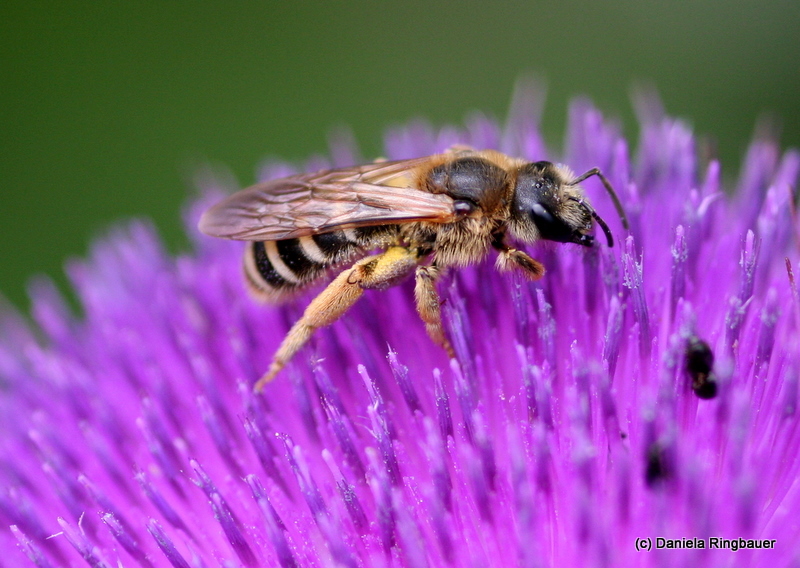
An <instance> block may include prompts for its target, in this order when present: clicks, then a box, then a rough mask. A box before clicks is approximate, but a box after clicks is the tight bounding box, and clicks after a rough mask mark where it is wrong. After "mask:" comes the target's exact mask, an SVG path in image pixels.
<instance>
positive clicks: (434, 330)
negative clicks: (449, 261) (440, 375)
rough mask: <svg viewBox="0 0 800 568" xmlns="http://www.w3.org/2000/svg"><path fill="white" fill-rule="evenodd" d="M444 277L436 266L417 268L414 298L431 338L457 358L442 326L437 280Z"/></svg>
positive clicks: (448, 353)
mask: <svg viewBox="0 0 800 568" xmlns="http://www.w3.org/2000/svg"><path fill="white" fill-rule="evenodd" d="M441 275H442V269H441V268H439V267H438V266H436V265H430V266H420V267H418V268H417V276H416V278H417V281H416V286H415V287H414V296H415V297H416V300H417V311H418V312H419V317H420V318H422V321H423V322H425V330H426V331H427V332H428V335H429V336H430V338H431V339H432V340H433V341H434V342H435V343H437V344H439V345H441V346H442V347H444V349H445V350H446V351H447V355H448V356H449V357H450V358H451V359H452V358H453V357H455V351H453V346H452V345H450V341H449V340H448V339H447V336H446V335H445V334H444V327H443V326H442V310H441V300H439V294H438V293H437V292H436V280H437V279H438V278H439V277H440V276H441Z"/></svg>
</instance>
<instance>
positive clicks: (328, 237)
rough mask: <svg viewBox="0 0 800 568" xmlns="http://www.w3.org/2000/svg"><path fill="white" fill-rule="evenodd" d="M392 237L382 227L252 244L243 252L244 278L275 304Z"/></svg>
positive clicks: (393, 230) (387, 228) (390, 229)
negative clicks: (333, 267)
mask: <svg viewBox="0 0 800 568" xmlns="http://www.w3.org/2000/svg"><path fill="white" fill-rule="evenodd" d="M396 234H397V227H396V225H382V226H377V227H359V228H357V229H345V230H340V231H333V232H330V233H321V234H319V235H309V236H306V237H300V238H296V239H286V240H282V241H266V242H264V241H259V242H252V243H250V245H249V246H248V248H247V251H246V253H245V259H244V270H245V276H246V277H247V282H248V284H249V285H250V288H251V290H252V291H253V292H255V293H256V295H258V296H260V297H263V298H264V299H266V300H270V301H277V300H280V299H282V297H284V296H289V295H291V294H292V293H294V292H297V291H299V290H300V289H302V288H303V287H304V286H307V285H309V284H311V283H312V282H314V281H315V280H317V279H319V278H321V277H322V276H324V275H325V274H326V272H327V269H328V268H330V267H332V266H335V265H337V264H339V263H342V262H345V261H347V260H350V259H353V258H354V257H356V256H359V255H363V254H364V253H365V252H367V251H369V250H370V249H372V248H377V247H383V246H386V245H387V244H390V243H391V241H392V240H393V238H394V236H395V235H396Z"/></svg>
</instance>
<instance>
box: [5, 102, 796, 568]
mask: <svg viewBox="0 0 800 568" xmlns="http://www.w3.org/2000/svg"><path fill="white" fill-rule="evenodd" d="M512 106H513V108H512V110H511V113H510V118H509V121H508V124H506V125H505V126H504V127H500V126H499V125H498V124H497V123H496V122H494V121H492V120H489V119H487V118H486V117H484V116H482V115H474V116H472V117H470V118H469V120H468V121H467V126H466V128H463V129H457V128H451V127H447V128H442V129H436V128H434V127H432V126H430V125H429V124H427V123H424V122H414V123H411V124H410V125H408V126H406V127H400V128H396V129H394V130H392V131H390V132H389V134H388V135H387V139H386V153H387V157H388V158H408V157H412V156H418V155H425V154H430V153H434V152H438V151H442V150H444V149H445V148H446V147H448V146H449V145H451V144H453V143H462V144H469V145H472V146H475V147H479V148H497V149H499V150H501V151H503V152H506V153H508V154H512V155H517V156H521V157H524V158H527V159H530V160H541V159H548V158H549V159H552V158H553V155H552V154H551V153H549V152H548V151H547V150H546V148H545V146H544V144H543V142H542V139H541V137H540V136H539V133H538V128H537V125H538V112H539V111H540V109H541V98H540V97H539V94H538V93H537V92H535V91H534V90H530V89H528V90H525V89H522V90H521V91H520V93H518V95H517V96H516V97H515V100H514V103H513V105H512ZM569 116H570V119H569V127H568V134H567V144H566V148H565V150H564V152H563V157H562V158H561V159H563V160H564V161H566V162H567V163H568V164H569V165H570V166H571V167H572V168H573V169H575V170H576V171H577V170H580V171H583V170H585V169H588V168H591V167H595V166H597V167H600V168H601V169H602V170H603V171H604V172H606V174H607V176H608V178H609V179H610V180H611V182H612V184H613V185H614V186H615V187H616V188H617V190H618V192H620V194H621V197H622V199H623V202H624V203H625V204H626V207H627V212H628V215H629V217H630V221H631V231H630V233H629V234H627V235H626V234H624V232H623V230H622V228H621V226H620V223H619V221H618V220H616V218H615V213H614V209H613V206H612V204H611V203H610V202H609V200H608V199H607V197H606V196H605V194H604V193H603V191H602V187H601V186H600V184H599V182H596V181H595V180H589V181H587V182H586V184H585V185H586V187H587V190H588V191H589V193H590V194H591V195H592V197H593V204H594V205H595V207H596V208H597V209H598V211H599V212H600V214H601V215H602V216H603V217H604V218H605V219H606V220H607V221H608V222H609V223H610V224H611V226H612V230H613V231H614V233H615V235H616V237H617V243H618V244H617V246H616V247H615V248H613V249H608V248H606V247H604V246H597V247H595V248H592V249H590V250H584V249H582V248H581V247H578V246H573V245H554V244H552V243H551V244H539V245H536V246H535V247H533V250H532V251H531V252H532V253H533V255H534V256H535V257H536V258H538V259H540V260H541V261H542V262H543V263H544V264H545V266H546V267H547V271H548V272H547V274H546V276H545V277H544V278H543V279H542V280H540V281H539V282H537V283H529V282H527V281H522V280H521V279H520V278H518V277H516V276H514V275H501V274H499V273H497V272H496V271H495V270H494V268H493V266H491V262H487V263H486V264H485V265H481V266H476V267H471V268H468V269H464V270H461V271H459V272H456V273H453V274H452V275H451V276H450V277H449V279H448V280H446V281H445V282H444V284H443V286H442V287H441V289H442V292H443V297H444V298H446V300H445V305H444V315H445V321H446V325H447V328H448V331H449V334H450V336H451V338H452V343H453V346H454V348H455V351H456V353H457V358H456V359H455V360H453V361H450V362H448V361H447V358H446V356H445V354H444V352H443V351H442V350H441V349H439V348H438V347H436V346H435V345H434V344H433V343H432V342H431V341H430V340H429V339H428V337H427V335H426V333H425V330H424V325H423V324H422V322H420V321H419V318H418V317H417V315H416V313H415V308H414V302H413V289H412V287H411V286H412V285H411V284H406V285H401V286H399V287H396V288H393V289H391V290H388V291H385V292H374V291H368V292H367V293H366V294H365V296H364V298H362V299H361V300H360V301H359V303H358V304H357V305H356V306H355V307H354V308H353V309H352V310H351V311H350V312H348V313H347V314H346V315H345V316H344V318H343V319H342V320H341V321H340V322H337V323H336V324H334V325H333V326H331V327H330V328H326V329H324V330H321V331H320V332H318V333H317V335H316V336H315V338H314V340H313V341H312V343H311V345H310V347H309V348H307V349H305V350H304V351H303V352H302V353H301V354H300V355H299V356H297V357H296V358H295V359H294V360H293V361H292V363H291V364H290V365H289V366H288V367H287V369H286V370H285V371H284V372H283V373H282V374H281V375H280V376H279V377H278V379H277V380H275V381H274V382H273V383H270V384H269V385H268V386H267V388H266V389H265V393H264V395H263V396H258V395H254V394H253V393H252V391H251V385H252V383H253V381H254V380H255V379H256V378H258V377H259V376H260V374H261V373H262V372H263V371H264V370H265V369H266V367H267V364H268V363H269V359H270V357H271V355H272V353H273V351H274V349H275V348H276V346H277V345H278V343H279V342H280V340H281V339H282V338H283V335H284V334H285V332H286V331H287V329H288V327H289V325H290V324H291V323H292V322H293V321H294V320H295V319H296V318H297V316H298V315H299V313H300V308H299V307H298V306H296V305H289V306H286V307H282V308H275V307H271V306H261V305H256V304H255V303H253V302H252V301H251V300H250V299H249V298H248V296H247V294H246V293H245V291H244V286H243V283H242V280H241V275H240V262H241V253H242V246H241V243H236V242H226V241H220V240H215V239H210V238H206V237H201V236H200V235H199V234H197V233H196V231H195V229H194V227H195V223H196V220H197V218H198V216H199V212H200V211H201V210H202V209H204V208H205V207H206V206H207V205H208V204H210V203H211V202H212V201H213V200H214V199H216V198H218V197H219V193H220V191H219V189H218V188H215V187H207V188H206V189H207V190H208V191H207V195H206V196H205V197H204V198H203V199H201V200H200V201H198V202H197V203H195V204H193V206H192V207H191V210H190V212H189V215H188V220H187V222H188V226H189V227H190V231H191V233H192V235H193V237H194V238H195V241H196V252H195V253H193V254H191V255H186V256H182V257H178V258H171V257H170V256H168V255H167V254H166V253H165V251H164V250H163V249H162V247H161V245H160V243H159V240H158V238H157V236H156V235H155V233H154V231H153V229H152V228H151V227H150V226H149V225H147V224H143V223H135V224H131V225H128V226H127V227H122V228H119V229H117V230H116V231H115V232H114V234H112V235H111V236H110V237H109V238H107V239H105V240H103V241H100V242H98V243H97V244H96V245H95V246H94V249H93V251H92V254H91V255H90V259H89V260H87V261H81V262H73V263H71V264H70V265H69V267H68V271H69V274H70V277H71V279H72V281H73V283H74V285H75V288H76V290H77V293H78V296H79V298H80V302H81V305H82V308H83V312H84V314H83V315H82V316H81V317H76V316H73V315H71V314H70V313H69V310H68V309H67V307H66V306H65V304H64V302H63V300H62V299H61V298H60V297H59V295H58V294H57V293H56V291H55V290H54V288H53V286H52V285H50V284H49V283H46V282H39V283H37V284H36V285H35V286H34V287H33V289H32V292H31V293H32V298H33V314H32V316H33V319H34V320H35V326H33V327H32V326H29V325H27V324H26V323H25V322H24V321H23V319H22V318H20V317H18V316H16V315H15V314H14V313H12V312H10V311H9V310H6V313H5V314H4V317H3V321H2V325H0V334H1V335H0V337H1V342H0V421H2V424H1V426H0V428H1V429H0V549H1V550H2V551H3V552H4V554H3V556H2V557H0V566H24V565H33V566H39V567H46V566H82V565H84V563H88V564H89V565H90V566H116V565H125V566H133V565H141V566H147V567H151V566H152V567H156V566H173V567H184V566H185V567H190V566H191V567H200V566H209V567H210V566H218V565H222V566H246V567H251V566H282V567H295V566H298V567H299V566H348V567H349V566H353V567H356V566H370V567H372V566H412V567H423V566H454V567H466V566H578V565H581V566H584V565H586V566H595V565H596V566H601V565H602V566H627V565H636V566H659V565H682V566H690V565H701V564H702V565H708V566H718V565H719V566H722V565H724V566H758V565H766V564H767V563H769V564H770V565H773V566H786V565H790V564H792V563H797V562H800V545H798V542H800V412H799V411H798V377H799V375H800V349H799V342H798V337H800V333H799V332H800V299H798V293H797V287H796V284H795V282H794V281H793V280H791V279H790V274H789V273H788V272H787V265H791V266H792V267H794V268H795V269H797V267H798V266H800V247H798V242H799V241H798V239H800V225H798V222H797V221H796V218H795V213H794V208H793V203H794V202H795V201H796V194H795V184H796V182H797V179H798V173H799V172H800V154H798V153H797V152H795V151H790V152H787V153H785V154H783V155H780V153H779V151H778V149H777V147H776V145H775V144H774V143H772V142H769V141H763V140H762V141H757V142H754V144H753V146H752V147H751V149H750V151H749V152H748V154H747V157H746V161H745V164H744V168H743V174H742V176H741V178H740V181H739V184H738V187H737V190H736V192H735V193H734V194H730V195H729V194H726V193H725V192H724V191H723V189H722V187H721V182H720V167H719V164H717V163H716V162H711V163H710V164H708V165H707V166H703V167H701V166H699V165H698V163H697V159H696V155H695V148H694V138H693V136H692V133H691V131H690V130H689V129H688V127H687V126H686V125H684V124H683V123H681V122H679V121H675V120H673V119H670V118H668V117H665V116H664V115H663V113H661V111H660V110H659V109H658V107H657V105H653V104H649V105H642V106H641V109H640V121H641V124H642V135H641V143H640V148H639V151H638V157H637V159H636V160H635V161H634V162H632V161H631V159H630V158H629V149H628V146H627V143H626V142H625V140H624V139H623V138H622V137H621V135H620V133H619V130H618V128H617V127H616V126H615V125H614V124H613V123H610V122H608V121H607V120H605V119H604V118H603V117H602V116H601V114H600V113H599V112H598V111H597V110H596V109H594V108H593V107H592V106H591V104H589V103H588V102H586V101H584V100H579V101H576V102H575V103H574V104H573V105H572V108H571V110H570V114H569ZM331 155H332V156H333V160H334V165H348V164H347V163H346V162H349V161H351V160H353V159H354V158H355V157H356V156H358V155H359V153H358V151H357V150H356V149H355V148H354V146H353V144H352V141H349V142H348V139H347V138H346V137H339V138H338V139H337V142H336V143H335V145H334V148H333V149H332V152H331ZM319 161H320V160H319V159H317V160H316V161H315V164H316V165H317V166H319ZM289 171H290V170H289V168H288V167H287V166H285V165H274V164H273V165H270V166H268V167H265V168H264V170H263V172H264V174H265V175H266V176H277V175H286V173H288V172H289ZM787 259H788V260H787ZM701 383H702V384H706V385H708V384H713V385H714V387H713V388H711V389H710V390H708V389H707V390H704V391H700V392H698V390H697V389H698V387H697V385H698V384H701ZM701 392H704V393H706V395H710V396H711V398H707V397H705V398H703V397H701V396H700V393H701ZM714 395H715V396H714ZM658 537H663V538H666V539H673V541H674V540H678V541H679V542H680V543H681V544H683V545H684V546H685V545H686V543H687V539H689V540H691V539H700V541H702V542H703V543H704V544H705V546H706V549H704V550H696V549H686V548H683V549H680V550H650V551H637V549H636V545H637V542H639V543H640V544H641V542H642V541H637V539H643V538H645V539H646V538H649V539H650V543H651V544H650V545H651V547H652V548H656V545H657V541H656V539H657V538H658ZM712 538H718V539H731V540H732V541H733V545H735V546H736V547H739V546H741V543H744V544H745V545H746V544H747V540H744V541H740V540H738V539H755V540H758V542H759V543H763V540H764V539H772V540H774V543H771V544H772V546H771V547H770V548H759V549H752V550H747V549H746V550H738V551H736V552H734V551H732V550H730V549H724V550H713V549H712V550H709V549H708V548H709V546H711V545H712V543H713V542H714V541H712V540H711V539H712ZM691 542H693V543H695V542H697V540H691ZM730 546H731V545H729V548H730ZM762 546H763V544H762Z"/></svg>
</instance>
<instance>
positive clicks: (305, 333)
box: [253, 259, 369, 392]
mask: <svg viewBox="0 0 800 568" xmlns="http://www.w3.org/2000/svg"><path fill="white" fill-rule="evenodd" d="M364 260H369V259H364ZM364 260H362V261H360V262H358V263H356V265H355V266H353V268H350V269H348V270H345V271H343V272H342V273H341V274H339V276H337V277H336V278H335V279H334V280H333V282H331V283H330V284H329V285H328V287H327V288H325V289H324V290H323V291H322V292H320V294H319V296H317V297H316V298H314V299H313V300H312V301H311V303H310V304H309V305H308V307H307V308H306V310H305V311H304V312H303V317H301V318H300V319H299V320H297V322H296V323H295V324H294V325H293V326H292V328H291V329H290V330H289V333H287V334H286V337H285V338H284V339H283V341H282V342H281V345H280V347H279V348H278V351H277V352H276V353H275V356H274V357H273V358H272V363H270V366H269V370H268V371H267V372H266V374H265V375H264V376H263V377H261V378H260V379H259V380H258V382H257V383H256V384H255V386H254V387H253V389H254V390H255V392H261V391H262V390H263V388H264V385H266V384H267V383H268V382H270V381H271V380H272V379H274V378H275V375H277V374H278V373H279V372H280V370H281V369H283V367H284V366H285V365H286V363H288V362H289V360H290V359H291V358H292V357H293V356H294V355H295V354H296V353H297V352H298V351H300V349H301V348H302V347H303V346H304V345H305V344H306V343H308V340H309V339H310V338H311V335H312V334H313V333H314V331H316V330H317V329H318V328H320V327H324V326H326V325H330V324H332V323H333V322H335V321H336V320H337V319H339V317H340V316H341V315H342V314H343V313H344V312H346V311H347V310H348V308H350V306H352V305H353V304H355V303H356V301H357V300H358V299H359V298H360V297H361V295H362V294H363V293H364V289H363V288H362V287H361V286H360V283H361V277H360V275H361V272H362V264H363V263H364Z"/></svg>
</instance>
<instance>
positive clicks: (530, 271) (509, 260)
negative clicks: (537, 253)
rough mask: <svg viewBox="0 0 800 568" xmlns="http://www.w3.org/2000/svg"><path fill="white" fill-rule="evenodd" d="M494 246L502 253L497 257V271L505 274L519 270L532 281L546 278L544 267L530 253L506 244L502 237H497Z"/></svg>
mask: <svg viewBox="0 0 800 568" xmlns="http://www.w3.org/2000/svg"><path fill="white" fill-rule="evenodd" d="M492 246H493V247H494V248H496V249H497V251H498V252H499V253H500V254H499V255H497V262H496V263H495V266H496V267H497V270H499V271H501V272H504V271H506V270H511V269H512V268H517V269H519V270H521V271H522V272H523V273H525V276H527V277H528V278H530V279H531V280H539V278H541V277H542V276H544V265H543V264H542V263H541V262H539V261H538V260H536V259H534V258H532V257H531V256H530V255H529V254H528V253H526V252H524V251H521V250H519V249H515V248H512V247H510V246H508V245H507V244H505V242H504V241H503V236H502V235H496V236H495V240H494V242H492Z"/></svg>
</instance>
